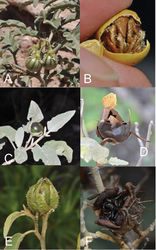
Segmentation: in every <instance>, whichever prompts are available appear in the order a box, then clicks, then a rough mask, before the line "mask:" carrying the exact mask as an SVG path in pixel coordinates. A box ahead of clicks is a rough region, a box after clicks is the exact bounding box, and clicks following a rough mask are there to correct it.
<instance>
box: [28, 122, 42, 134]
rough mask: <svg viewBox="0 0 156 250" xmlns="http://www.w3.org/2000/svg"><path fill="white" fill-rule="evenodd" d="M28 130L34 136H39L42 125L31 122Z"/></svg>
mask: <svg viewBox="0 0 156 250" xmlns="http://www.w3.org/2000/svg"><path fill="white" fill-rule="evenodd" d="M30 132H31V134H32V135H34V136H40V135H42V134H43V126H42V124H41V123H40V122H33V123H32V124H31V127H30Z"/></svg>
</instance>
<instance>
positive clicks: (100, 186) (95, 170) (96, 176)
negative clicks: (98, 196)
mask: <svg viewBox="0 0 156 250" xmlns="http://www.w3.org/2000/svg"><path fill="white" fill-rule="evenodd" d="M90 172H91V173H92V175H93V178H94V181H95V185H96V188H97V190H98V192H99V193H101V192H103V191H104V190H105V187H104V185H103V182H102V178H101V175H100V173H99V167H90Z"/></svg>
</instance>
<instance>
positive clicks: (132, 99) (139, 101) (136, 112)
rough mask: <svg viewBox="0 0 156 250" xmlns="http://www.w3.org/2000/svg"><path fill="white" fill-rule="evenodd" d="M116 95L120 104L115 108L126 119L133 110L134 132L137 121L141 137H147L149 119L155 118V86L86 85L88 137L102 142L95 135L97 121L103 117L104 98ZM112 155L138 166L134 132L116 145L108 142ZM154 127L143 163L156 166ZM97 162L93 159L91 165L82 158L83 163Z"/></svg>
mask: <svg viewBox="0 0 156 250" xmlns="http://www.w3.org/2000/svg"><path fill="white" fill-rule="evenodd" d="M111 92H112V93H115V94H116V96H117V106H116V107H115V108H114V109H115V110H117V111H118V113H119V115H120V116H121V117H122V119H123V120H124V121H128V120H129V112H128V109H130V112H131V122H132V131H135V130H134V122H138V123H139V130H140V136H141V137H143V138H146V136H147V130H148V124H149V122H150V120H153V121H155V108H154V107H155V104H154V102H155V94H154V93H155V90H154V88H121V87H120V88H83V89H81V98H83V99H84V112H83V120H84V123H85V128H86V130H87V132H88V135H89V137H91V138H93V139H95V140H96V141H98V142H100V141H101V140H100V138H98V137H97V136H96V126H97V122H98V121H99V120H100V119H101V114H102V110H103V105H102V99H103V97H104V96H105V95H107V94H109V93H111ZM106 147H107V148H109V149H110V156H111V157H118V158H120V159H123V160H125V161H128V162H129V166H135V165H136V163H137V161H138V159H139V153H140V148H139V143H138V140H137V138H136V137H135V136H133V135H131V136H130V137H129V138H128V139H127V140H126V141H124V142H122V143H120V144H117V145H115V146H113V145H111V144H109V143H107V144H106ZM154 163H155V151H154V128H153V130H152V137H151V143H150V148H149V153H148V156H147V157H145V158H144V160H143V164H142V165H143V166H154ZM95 165H96V163H95V162H93V161H90V162H89V163H88V164H87V163H86V162H84V161H83V160H81V166H95Z"/></svg>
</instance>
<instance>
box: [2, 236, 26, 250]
mask: <svg viewBox="0 0 156 250" xmlns="http://www.w3.org/2000/svg"><path fill="white" fill-rule="evenodd" d="M24 237H25V234H21V233H16V234H14V235H13V236H12V238H11V243H10V244H8V245H9V246H6V247H5V248H4V250H9V249H10V250H18V249H19V246H20V244H21V242H22V240H23V239H24Z"/></svg>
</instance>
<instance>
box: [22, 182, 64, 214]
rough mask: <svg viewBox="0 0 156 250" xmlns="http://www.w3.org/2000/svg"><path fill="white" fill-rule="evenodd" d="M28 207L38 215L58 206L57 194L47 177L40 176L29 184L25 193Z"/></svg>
mask: <svg viewBox="0 0 156 250" xmlns="http://www.w3.org/2000/svg"><path fill="white" fill-rule="evenodd" d="M26 199H27V205H28V208H29V209H30V210H31V211H32V212H38V213H39V214H40V215H43V214H46V213H47V212H49V211H50V210H52V209H53V210H55V209H56V208H57V207H58V203H59V196H58V192H57V190H56V189H55V187H54V185H53V184H52V182H51V181H50V180H49V179H48V178H41V179H40V180H39V181H38V182H37V183H36V184H35V185H33V186H31V187H30V188H29V190H28V192H27V194H26Z"/></svg>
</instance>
